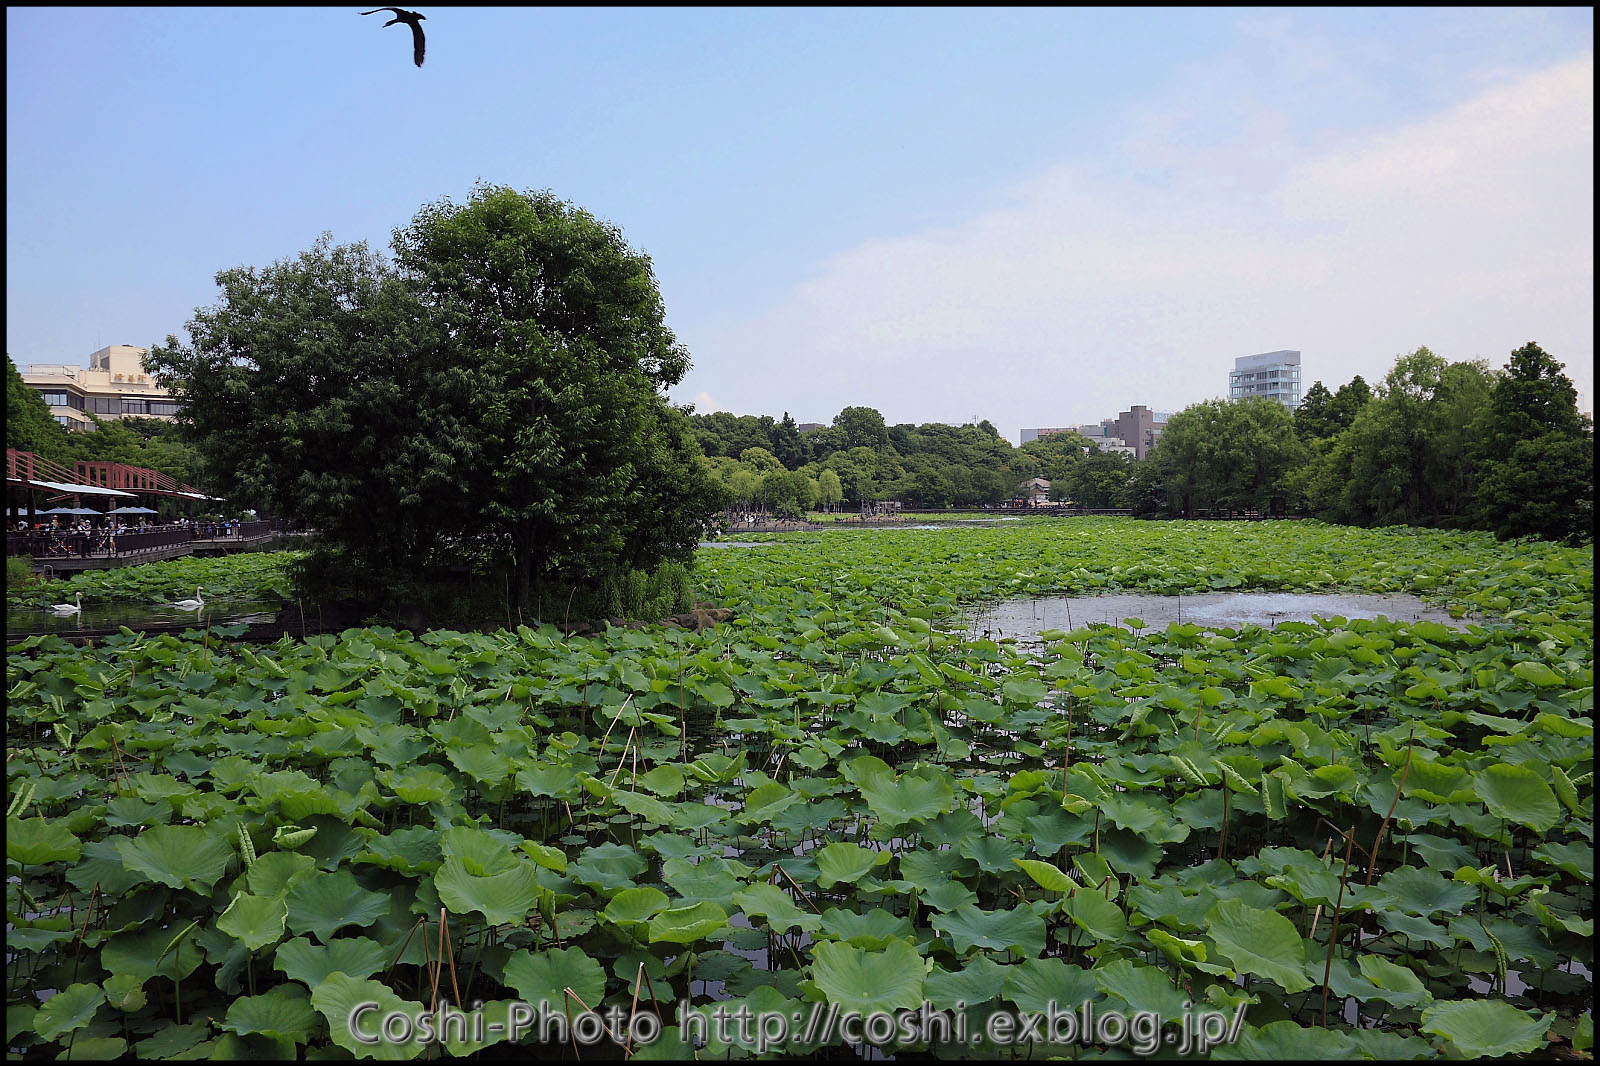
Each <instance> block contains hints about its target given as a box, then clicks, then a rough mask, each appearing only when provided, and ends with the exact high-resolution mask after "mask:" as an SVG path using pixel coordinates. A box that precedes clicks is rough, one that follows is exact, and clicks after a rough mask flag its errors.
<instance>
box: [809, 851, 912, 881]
mask: <svg viewBox="0 0 1600 1066" xmlns="http://www.w3.org/2000/svg"><path fill="white" fill-rule="evenodd" d="M813 854H814V855H815V856H816V861H817V884H818V886H820V887H821V888H823V889H829V888H832V887H833V886H834V885H838V884H849V885H853V884H855V883H856V882H857V881H859V880H861V878H863V877H865V876H866V874H867V873H868V871H870V870H872V869H874V868H876V867H878V866H882V865H883V864H884V863H886V862H888V861H889V860H890V859H892V858H893V857H894V853H893V852H890V851H873V850H872V849H871V848H864V847H862V846H861V845H860V844H852V843H850V842H848V841H834V842H833V843H832V844H828V845H826V846H824V847H822V848H819V849H818V850H817V851H816V852H814V853H813Z"/></svg>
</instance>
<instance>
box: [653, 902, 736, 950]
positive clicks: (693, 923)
mask: <svg viewBox="0 0 1600 1066" xmlns="http://www.w3.org/2000/svg"><path fill="white" fill-rule="evenodd" d="M726 924H728V912H727V911H725V910H723V909H722V907H721V906H720V905H719V904H717V903H714V902H712V901H711V900H701V901H700V902H699V903H692V904H690V905H689V906H687V907H672V908H669V909H667V910H664V911H660V912H658V913H657V914H655V915H654V916H653V917H652V918H651V919H650V943H652V944H662V943H666V944H693V943H694V942H695V941H697V940H702V939H704V938H705V937H707V936H710V935H711V934H712V933H714V932H716V931H717V930H718V929H721V928H722V927H723V926H724V925H726Z"/></svg>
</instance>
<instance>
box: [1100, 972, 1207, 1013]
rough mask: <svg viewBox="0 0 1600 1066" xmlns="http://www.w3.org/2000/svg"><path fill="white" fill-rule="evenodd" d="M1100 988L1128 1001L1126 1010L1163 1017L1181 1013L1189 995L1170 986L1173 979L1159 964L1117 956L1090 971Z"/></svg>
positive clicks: (1185, 1007) (1187, 1003)
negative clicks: (1141, 963)
mask: <svg viewBox="0 0 1600 1066" xmlns="http://www.w3.org/2000/svg"><path fill="white" fill-rule="evenodd" d="M1089 976H1091V977H1093V978H1094V980H1095V983H1096V984H1098V985H1099V986H1100V988H1101V990H1103V991H1105V992H1108V993H1110V994H1111V995H1112V996H1115V997H1116V998H1118V999H1120V1000H1122V1001H1123V1002H1124V1003H1126V1004H1127V1010H1128V1011H1151V1012H1154V1013H1155V1014H1157V1015H1159V1016H1161V1017H1162V1018H1166V1019H1176V1018H1180V1017H1182V1016H1183V1014H1184V1013H1185V1012H1186V1011H1187V1009H1188V1006H1189V1001H1188V998H1187V997H1185V996H1183V995H1180V994H1179V993H1178V991H1177V989H1175V988H1173V987H1172V980H1171V979H1170V978H1169V977H1168V976H1167V975H1166V974H1165V973H1163V972H1162V971H1161V970H1160V968H1159V967H1155V966H1141V965H1139V964H1138V963H1136V962H1133V961H1131V960H1129V959H1118V960H1117V961H1116V962H1112V963H1108V964H1107V965H1104V966H1096V967H1095V968H1094V969H1092V970H1090V971H1089Z"/></svg>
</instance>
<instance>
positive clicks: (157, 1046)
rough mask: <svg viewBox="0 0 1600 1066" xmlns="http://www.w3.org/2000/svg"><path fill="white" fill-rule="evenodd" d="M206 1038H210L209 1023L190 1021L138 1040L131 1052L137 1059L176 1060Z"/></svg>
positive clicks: (171, 1025)
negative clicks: (135, 1054) (136, 1054)
mask: <svg viewBox="0 0 1600 1066" xmlns="http://www.w3.org/2000/svg"><path fill="white" fill-rule="evenodd" d="M208 1036H211V1023H210V1021H190V1023H189V1024H182V1026H174V1024H170V1026H166V1028H163V1029H162V1031H160V1032H157V1034H155V1036H152V1037H149V1039H144V1040H139V1042H138V1044H134V1045H133V1050H134V1052H136V1053H138V1056H139V1058H176V1056H178V1055H181V1053H182V1052H187V1050H189V1048H192V1047H194V1045H195V1044H198V1042H200V1040H203V1039H206V1037H208Z"/></svg>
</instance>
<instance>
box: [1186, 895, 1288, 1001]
mask: <svg viewBox="0 0 1600 1066" xmlns="http://www.w3.org/2000/svg"><path fill="white" fill-rule="evenodd" d="M1205 931H1206V934H1207V935H1208V936H1210V937H1211V939H1212V940H1213V941H1214V942H1215V943H1216V945H1217V948H1218V950H1219V951H1220V952H1221V954H1222V955H1223V957H1224V958H1226V959H1227V960H1228V961H1229V962H1231V963H1232V964H1233V968H1234V969H1235V970H1238V971H1239V972H1240V973H1253V974H1256V975H1257V976H1260V977H1265V978H1268V979H1269V980H1272V981H1276V982H1277V983H1278V984H1279V985H1281V986H1282V987H1283V990H1284V991H1285V992H1302V991H1304V990H1305V989H1307V988H1310V987H1311V985H1312V981H1311V979H1310V978H1309V977H1308V976H1307V975H1306V946H1305V942H1304V941H1303V940H1301V939H1300V934H1299V932H1298V931H1297V930H1296V929H1295V927H1294V923H1293V922H1291V921H1289V919H1287V918H1285V917H1284V916H1283V915H1281V914H1279V913H1278V912H1277V911H1269V910H1262V909H1261V908H1259V907H1251V906H1249V905H1248V904H1246V903H1243V902H1241V901H1239V900H1236V899H1225V900H1223V901H1222V902H1220V903H1218V904H1217V905H1216V906H1215V907H1212V908H1211V910H1210V911H1208V912H1207V913H1206V929H1205Z"/></svg>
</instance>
